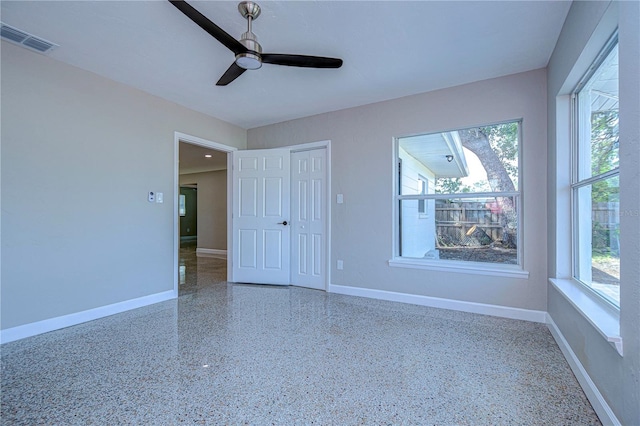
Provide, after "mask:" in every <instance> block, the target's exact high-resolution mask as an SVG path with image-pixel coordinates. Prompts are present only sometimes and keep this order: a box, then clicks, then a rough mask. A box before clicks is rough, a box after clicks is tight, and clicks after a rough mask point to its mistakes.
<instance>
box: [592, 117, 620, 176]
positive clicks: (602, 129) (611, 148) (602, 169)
mask: <svg viewBox="0 0 640 426" xmlns="http://www.w3.org/2000/svg"><path fill="white" fill-rule="evenodd" d="M618 124H619V120H618V111H617V110H611V111H597V112H594V113H592V114H591V175H592V176H597V175H599V174H602V173H606V172H608V171H610V170H613V169H615V168H617V167H618V162H619V157H618V145H619V138H618Z"/></svg>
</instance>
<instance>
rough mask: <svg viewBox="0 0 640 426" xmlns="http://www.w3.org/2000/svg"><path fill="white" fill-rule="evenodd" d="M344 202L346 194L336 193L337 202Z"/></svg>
mask: <svg viewBox="0 0 640 426" xmlns="http://www.w3.org/2000/svg"><path fill="white" fill-rule="evenodd" d="M343 202H344V196H343V195H342V194H338V195H336V203H338V204H342V203H343Z"/></svg>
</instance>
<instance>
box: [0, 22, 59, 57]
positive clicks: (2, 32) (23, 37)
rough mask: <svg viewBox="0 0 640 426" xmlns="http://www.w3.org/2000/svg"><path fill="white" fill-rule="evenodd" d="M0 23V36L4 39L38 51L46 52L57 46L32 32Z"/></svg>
mask: <svg viewBox="0 0 640 426" xmlns="http://www.w3.org/2000/svg"><path fill="white" fill-rule="evenodd" d="M0 24H1V25H2V26H1V27H0V36H2V38H3V39H5V40H9V41H12V42H14V43H17V44H19V45H21V46H25V47H28V48H30V49H33V50H35V51H38V52H40V53H46V52H48V51H50V50H51V49H53V48H54V47H57V46H58V45H57V44H54V43H51V42H49V41H46V40H43V39H41V38H40V37H36V36H34V35H32V34H29V33H27V32H24V31H21V30H19V29H17V28H14V27H12V26H9V25H7V24H5V23H2V22H0Z"/></svg>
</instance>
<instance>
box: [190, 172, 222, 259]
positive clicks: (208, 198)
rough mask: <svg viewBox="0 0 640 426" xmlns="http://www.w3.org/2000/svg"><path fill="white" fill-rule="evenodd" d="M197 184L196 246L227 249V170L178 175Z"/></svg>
mask: <svg viewBox="0 0 640 426" xmlns="http://www.w3.org/2000/svg"><path fill="white" fill-rule="evenodd" d="M189 183H196V184H198V248H206V249H216V250H226V249H227V171H226V170H217V171H214V172H204V173H190V174H185V175H180V184H189Z"/></svg>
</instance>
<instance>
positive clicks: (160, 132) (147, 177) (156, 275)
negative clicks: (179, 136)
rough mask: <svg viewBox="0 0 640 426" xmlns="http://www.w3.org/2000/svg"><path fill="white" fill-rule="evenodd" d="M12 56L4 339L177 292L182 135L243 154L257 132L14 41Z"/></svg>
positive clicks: (7, 55) (6, 125)
mask: <svg viewBox="0 0 640 426" xmlns="http://www.w3.org/2000/svg"><path fill="white" fill-rule="evenodd" d="M1 58H2V77H1V78H2V80H1V83H2V105H1V107H2V130H1V132H2V133H1V138H2V289H1V298H2V302H1V310H2V315H1V321H2V329H7V328H11V327H16V326H19V325H23V324H28V323H32V322H36V321H40V320H45V319H49V318H54V317H59V316H62V315H66V314H71V313H76V312H81V311H84V310H88V309H91V308H95V307H100V306H105V305H109V304H113V303H116V302H121V301H126V300H130V299H134V298H137V297H141V296H146V295H152V294H156V293H160V292H164V291H169V290H172V289H173V288H174V283H173V276H174V271H173V268H174V258H173V250H174V241H173V238H174V236H173V226H174V222H173V221H174V211H173V209H174V206H173V194H174V187H173V185H174V182H173V179H174V170H175V159H174V131H179V132H184V133H187V134H192V135H194V136H198V137H202V138H205V139H209V140H213V141H216V142H219V143H224V144H227V145H232V146H235V147H238V148H244V147H245V146H246V131H245V130H243V129H241V128H239V127H236V126H233V125H231V124H228V123H225V122H223V121H220V120H217V119H215V118H212V117H209V116H206V115H204V114H200V113H197V112H194V111H191V110H188V109H186V108H184V107H181V106H178V105H176V104H174V103H171V102H168V101H165V100H163V99H160V98H157V97H154V96H151V95H149V94H146V93H144V92H141V91H139V90H135V89H132V88H129V87H127V86H124V85H121V84H119V83H115V82H113V81H110V80H107V79H104V78H102V77H99V76H97V75H95V74H92V73H89V72H86V71H83V70H80V69H78V68H75V67H71V66H69V65H65V64H63V63H61V62H58V61H55V60H52V59H51V58H48V57H46V56H44V55H40V54H36V53H32V52H30V51H27V50H26V49H23V48H20V47H16V46H14V45H12V44H9V43H5V42H2V57H1ZM148 191H155V192H163V193H164V197H165V202H164V204H151V203H149V202H147V192H148ZM25 194H28V196H25Z"/></svg>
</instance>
